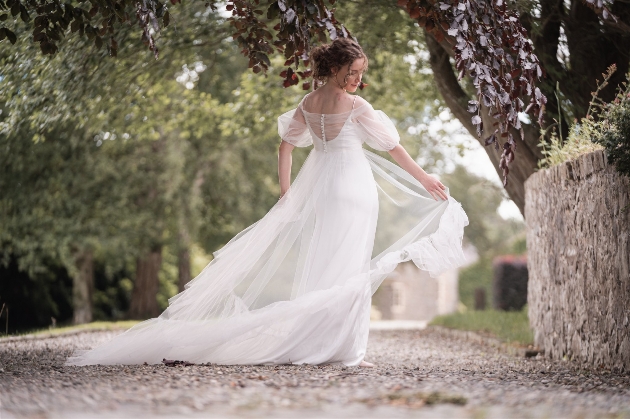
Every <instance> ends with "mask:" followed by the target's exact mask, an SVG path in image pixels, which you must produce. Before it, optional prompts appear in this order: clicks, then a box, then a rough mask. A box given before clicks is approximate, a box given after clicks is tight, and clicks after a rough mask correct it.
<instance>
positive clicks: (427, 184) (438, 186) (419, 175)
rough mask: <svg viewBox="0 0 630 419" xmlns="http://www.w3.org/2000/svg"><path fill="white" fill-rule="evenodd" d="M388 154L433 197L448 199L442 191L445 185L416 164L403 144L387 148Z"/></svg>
mask: <svg viewBox="0 0 630 419" xmlns="http://www.w3.org/2000/svg"><path fill="white" fill-rule="evenodd" d="M389 155H390V156H392V158H393V159H394V160H396V163H398V164H399V165H400V167H402V168H403V169H405V170H406V171H407V173H409V174H410V175H411V176H413V177H414V178H416V179H417V180H418V182H420V183H421V184H422V186H424V188H425V189H426V190H427V192H429V193H430V194H431V196H432V197H433V199H435V200H436V201H438V200H439V199H438V197H439V198H440V199H443V200H445V201H446V200H448V195H446V192H444V191H445V190H446V186H444V185H442V182H440V181H439V180H437V179H436V178H434V177H433V176H431V175H429V174H428V173H427V172H425V171H424V170H422V167H420V166H418V163H416V162H415V160H414V159H412V158H411V156H410V155H409V153H407V150H405V149H404V147H403V146H401V145H400V144H398V145H397V146H396V147H394V148H392V149H391V150H389Z"/></svg>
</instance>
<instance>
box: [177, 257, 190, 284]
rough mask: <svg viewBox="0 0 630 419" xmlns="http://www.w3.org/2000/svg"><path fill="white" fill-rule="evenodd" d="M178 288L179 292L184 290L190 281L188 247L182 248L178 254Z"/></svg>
mask: <svg viewBox="0 0 630 419" xmlns="http://www.w3.org/2000/svg"><path fill="white" fill-rule="evenodd" d="M177 259H178V260H177V277H178V281H177V288H178V290H179V292H182V291H184V287H185V285H186V284H187V283H188V281H190V280H191V279H192V278H191V274H190V252H189V250H188V247H185V248H182V249H180V251H179V254H178V255H177Z"/></svg>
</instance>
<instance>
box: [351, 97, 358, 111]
mask: <svg viewBox="0 0 630 419" xmlns="http://www.w3.org/2000/svg"><path fill="white" fill-rule="evenodd" d="M356 101H357V95H354V100H353V101H352V110H354V102H356Z"/></svg>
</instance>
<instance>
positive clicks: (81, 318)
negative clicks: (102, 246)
mask: <svg viewBox="0 0 630 419" xmlns="http://www.w3.org/2000/svg"><path fill="white" fill-rule="evenodd" d="M75 268H76V272H75V274H74V275H73V278H72V307H73V313H72V322H73V323H74V324H83V323H89V322H91V321H92V293H93V290H94V257H93V255H92V251H90V250H84V251H82V252H80V253H78V254H77V255H76V256H75Z"/></svg>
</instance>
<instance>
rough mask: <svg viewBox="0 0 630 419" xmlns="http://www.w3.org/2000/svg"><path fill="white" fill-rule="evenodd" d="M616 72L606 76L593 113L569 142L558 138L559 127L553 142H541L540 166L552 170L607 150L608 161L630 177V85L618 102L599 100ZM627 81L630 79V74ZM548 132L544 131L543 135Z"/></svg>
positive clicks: (624, 85) (577, 124)
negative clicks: (567, 162) (585, 154)
mask: <svg viewBox="0 0 630 419" xmlns="http://www.w3.org/2000/svg"><path fill="white" fill-rule="evenodd" d="M615 71H616V67H615V66H614V65H613V66H611V67H609V68H608V71H607V72H606V73H605V74H604V75H603V76H604V80H603V81H602V83H599V84H598V86H597V90H596V91H595V92H593V99H592V100H591V103H590V106H589V110H588V112H587V114H586V116H585V117H584V118H582V119H581V120H580V121H579V122H577V121H576V122H575V123H574V124H573V126H571V128H570V130H569V137H568V138H567V139H566V141H563V139H562V138H561V137H560V138H559V137H558V133H557V132H556V131H555V127H552V129H554V131H553V132H552V133H551V136H550V139H549V142H547V143H545V142H541V143H540V144H539V146H540V147H542V153H543V155H544V158H543V159H541V160H540V161H539V162H538V166H539V167H541V168H543V167H551V166H555V165H557V164H560V163H563V162H565V161H567V160H572V159H574V158H576V157H578V156H579V155H581V154H584V153H589V152H591V151H595V150H599V149H602V148H603V149H605V150H606V155H607V156H608V161H609V162H610V163H612V164H614V165H615V168H616V169H617V171H618V172H619V173H621V174H624V175H627V176H630V83H627V82H626V83H622V85H621V86H620V87H619V90H618V93H617V95H616V97H615V99H614V100H613V101H612V102H610V103H606V102H603V101H602V100H601V99H599V98H598V94H599V92H600V91H601V90H602V89H603V88H604V87H606V85H607V84H608V80H609V79H610V77H611V76H612V74H613V73H614V72H615ZM627 78H628V79H629V80H630V73H628V75H627ZM544 134H545V132H543V135H544Z"/></svg>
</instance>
